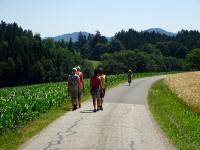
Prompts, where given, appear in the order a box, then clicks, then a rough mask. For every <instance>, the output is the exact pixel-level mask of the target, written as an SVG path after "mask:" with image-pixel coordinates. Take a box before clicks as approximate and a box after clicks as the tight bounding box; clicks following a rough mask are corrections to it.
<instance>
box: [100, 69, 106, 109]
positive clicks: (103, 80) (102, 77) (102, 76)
mask: <svg viewBox="0 0 200 150" xmlns="http://www.w3.org/2000/svg"><path fill="white" fill-rule="evenodd" d="M99 78H100V80H101V89H100V101H99V109H100V110H103V98H104V96H105V92H106V85H107V77H106V75H105V74H103V68H99Z"/></svg>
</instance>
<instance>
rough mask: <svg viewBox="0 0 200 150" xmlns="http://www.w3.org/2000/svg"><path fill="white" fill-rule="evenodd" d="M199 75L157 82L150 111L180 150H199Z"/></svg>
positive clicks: (186, 74)
mask: <svg viewBox="0 0 200 150" xmlns="http://www.w3.org/2000/svg"><path fill="white" fill-rule="evenodd" d="M199 86H200V73H199V72H196V73H183V74H182V73H181V74H176V75H172V76H169V77H168V78H166V79H165V80H161V81H158V82H156V83H155V84H154V85H153V86H152V88H151V90H150V91H149V107H150V110H151V112H152V114H153V116H154V118H155V120H156V121H157V122H158V123H159V125H160V127H161V128H162V129H163V131H164V132H165V133H166V134H167V136H168V137H169V139H170V140H171V141H172V143H173V144H174V145H176V147H177V148H178V149H180V150H200V109H199V108H200V88H199Z"/></svg>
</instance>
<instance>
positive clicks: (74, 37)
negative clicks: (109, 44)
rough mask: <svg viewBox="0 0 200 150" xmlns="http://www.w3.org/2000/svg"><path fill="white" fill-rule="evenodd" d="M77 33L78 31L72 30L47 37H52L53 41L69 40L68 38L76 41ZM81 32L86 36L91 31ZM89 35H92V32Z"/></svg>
mask: <svg viewBox="0 0 200 150" xmlns="http://www.w3.org/2000/svg"><path fill="white" fill-rule="evenodd" d="M79 33H80V32H73V33H67V34H63V35H58V36H55V37H48V38H52V39H53V40H54V41H61V40H64V41H70V38H72V41H73V42H76V41H78V35H79ZM81 33H82V34H83V35H85V36H86V37H88V35H89V34H91V33H88V32H81ZM91 35H93V34H91Z"/></svg>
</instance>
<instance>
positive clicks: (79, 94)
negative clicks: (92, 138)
mask: <svg viewBox="0 0 200 150" xmlns="http://www.w3.org/2000/svg"><path fill="white" fill-rule="evenodd" d="M76 69H77V71H76V74H77V75H78V76H79V77H80V82H79V91H78V102H79V108H81V96H82V94H83V90H84V80H83V73H82V72H81V67H80V66H77V67H76Z"/></svg>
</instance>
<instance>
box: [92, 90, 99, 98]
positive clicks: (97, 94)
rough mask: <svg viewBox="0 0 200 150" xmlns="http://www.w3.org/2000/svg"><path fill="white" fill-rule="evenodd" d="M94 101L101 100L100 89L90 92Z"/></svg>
mask: <svg viewBox="0 0 200 150" xmlns="http://www.w3.org/2000/svg"><path fill="white" fill-rule="evenodd" d="M90 93H91V95H92V98H93V99H99V98H100V90H99V89H93V90H91V91H90Z"/></svg>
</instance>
